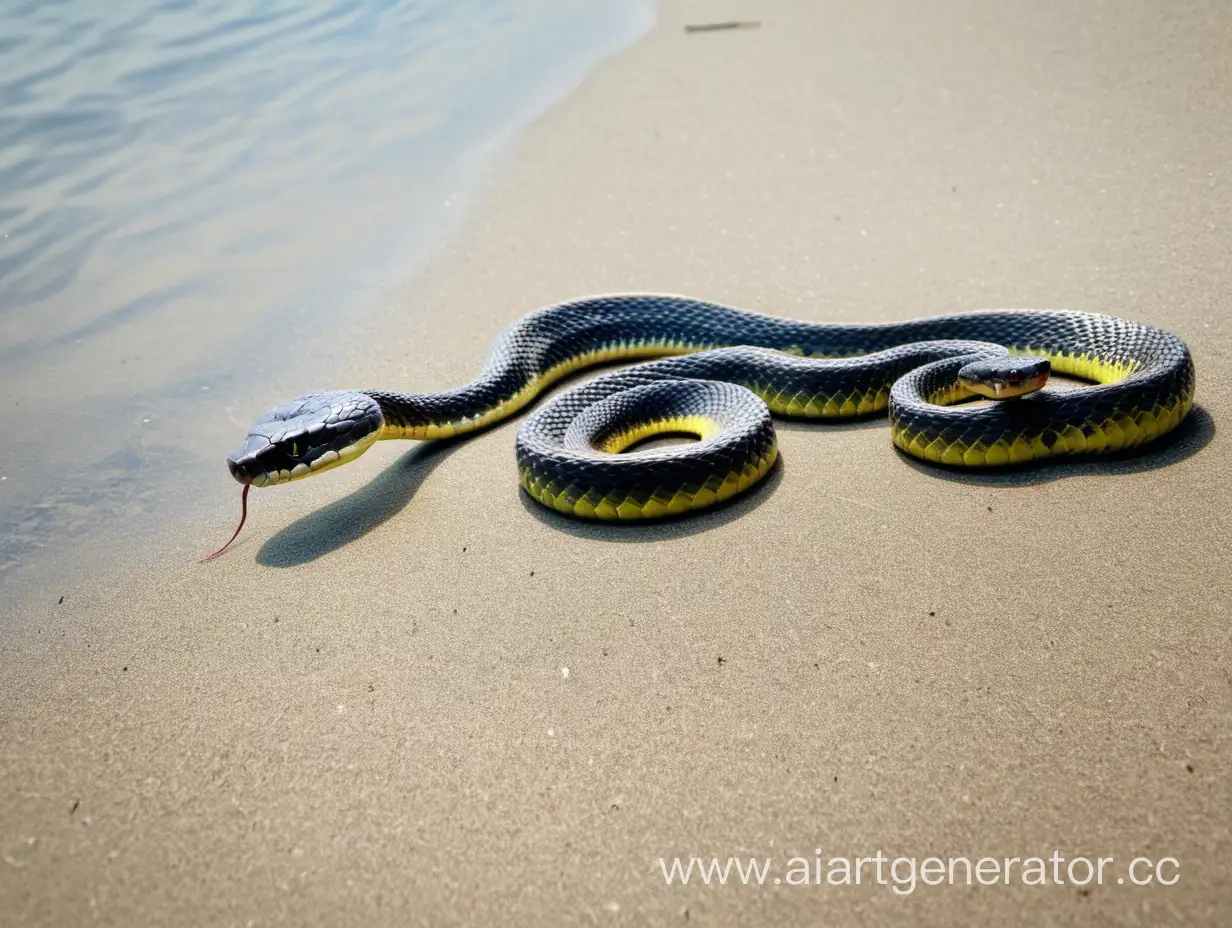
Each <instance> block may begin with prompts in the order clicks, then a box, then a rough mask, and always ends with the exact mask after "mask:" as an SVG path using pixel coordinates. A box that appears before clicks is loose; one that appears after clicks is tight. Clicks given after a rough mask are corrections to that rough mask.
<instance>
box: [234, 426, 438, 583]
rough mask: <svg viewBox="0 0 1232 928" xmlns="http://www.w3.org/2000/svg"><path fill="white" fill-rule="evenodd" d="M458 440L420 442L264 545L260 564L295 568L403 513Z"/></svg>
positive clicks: (260, 553) (258, 561)
mask: <svg viewBox="0 0 1232 928" xmlns="http://www.w3.org/2000/svg"><path fill="white" fill-rule="evenodd" d="M458 444H459V442H457V441H452V440H451V441H433V442H423V443H421V444H418V445H416V446H415V447H414V448H412V449H411V450H410V451H408V452H407V453H406V454H404V455H402V457H400V458H398V460H396V461H394V463H393V464H391V465H389V467H387V468H385V470H383V471H381V472H380V473H379V474H378V475H377V476H376V477H374V478H373V479H372V480H371V481H369V482H368V483H367V484H366V485H365V486H363V487H361V488H360V489H358V490H356V491H355V492H354V493H351V494H350V495H349V496H344V497H343V498H342V499H340V500H338V501H337V502H333V503H330V504H329V505H328V506H326V507H324V508H323V509H318V510H317V511H316V512H313V513H309V514H308V515H306V516H304V517H303V518H302V519H298V520H296V521H295V522H292V523H291V524H290V525H288V526H287V527H286V528H284V529H283V530H282V531H280V532H278V534H276V535H274V537H273V538H271V539H269V540H268V541H267V542H266V543H265V544H263V545H262V546H261V550H260V551H258V552H257V563H258V564H262V565H264V566H266V567H294V566H296V565H299V564H307V563H308V562H309V561H315V560H316V559H317V558H319V557H322V556H324V555H326V554H329V553H330V552H331V551H337V550H338V549H339V548H341V547H344V546H345V545H348V544H350V543H351V542H352V541H355V540H357V539H359V538H362V537H363V536H364V535H367V534H368V533H369V532H370V531H372V530H373V529H374V528H376V527H377V526H378V525H380V524H381V523H382V522H384V521H386V520H387V519H389V518H391V517H393V516H395V515H397V514H398V513H399V512H401V511H402V509H403V508H404V507H405V506H406V504H407V503H409V502H410V501H411V498H412V497H413V496H414V495H415V491H416V490H418V489H419V485H420V484H421V483H423V482H424V480H425V479H426V478H427V476H428V474H430V473H432V471H433V470H434V469H435V468H436V466H437V465H438V464H440V463H441V461H443V460H445V458H447V457H448V456H449V454H450V453H451V452H452V451H453V450H454V449H455V448H456V447H458Z"/></svg>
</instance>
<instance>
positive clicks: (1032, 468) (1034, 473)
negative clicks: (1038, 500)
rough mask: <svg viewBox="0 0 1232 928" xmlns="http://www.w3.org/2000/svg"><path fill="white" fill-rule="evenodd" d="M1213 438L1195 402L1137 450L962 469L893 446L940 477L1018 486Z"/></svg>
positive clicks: (1160, 456) (1170, 453)
mask: <svg viewBox="0 0 1232 928" xmlns="http://www.w3.org/2000/svg"><path fill="white" fill-rule="evenodd" d="M1214 438H1215V420H1214V419H1213V418H1211V414H1210V413H1208V412H1207V411H1206V410H1205V409H1203V408H1202V407H1201V406H1197V405H1195V406H1194V407H1193V409H1191V410H1190V412H1189V415H1188V416H1186V417H1185V421H1184V422H1182V423H1181V424H1180V425H1178V426H1177V427H1176V428H1175V429H1173V430H1172V431H1171V432H1169V433H1168V434H1167V435H1165V436H1164V437H1163V438H1160V439H1158V440H1157V441H1155V442H1152V443H1151V444H1150V445H1148V446H1147V447H1146V448H1145V449H1141V450H1136V449H1131V450H1129V451H1122V452H1116V453H1113V454H1101V455H1090V456H1087V457H1083V456H1075V457H1073V458H1063V459H1061V460H1051V461H1049V460H1045V461H1032V462H1030V463H1027V464H1020V465H1017V466H1014V467H1004V468H998V469H997V470H995V471H994V470H990V471H978V470H963V469H961V468H957V467H948V466H946V465H944V464H931V463H925V462H924V461H921V460H919V459H918V458H913V457H912V456H911V455H909V454H907V453H905V452H903V451H899V450H898V449H897V448H895V449H894V450H895V453H896V454H897V455H898V456H899V458H900V459H901V460H903V461H904V462H905V463H906V464H907V466H908V467H913V468H915V469H916V470H917V471H919V472H921V473H924V474H928V475H929V476H932V477H939V478H941V479H942V480H952V481H954V482H956V483H968V484H978V485H980V486H990V487H996V486H1003V487H1006V486H1008V487H1021V486H1034V485H1037V484H1041V483H1047V482H1049V481H1052V480H1064V479H1065V478H1066V477H1084V476H1093V475H1100V474H1137V473H1141V472H1143V471H1148V470H1156V469H1157V468H1160V467H1168V466H1170V465H1172V464H1176V463H1177V462H1179V461H1183V460H1185V459H1186V458H1190V457H1193V456H1194V455H1195V454H1197V453H1198V452H1199V451H1201V450H1202V449H1203V448H1205V447H1206V446H1207V445H1209V444H1210V443H1211V441H1212V440H1213V439H1214Z"/></svg>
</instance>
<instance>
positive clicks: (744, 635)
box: [0, 0, 1232, 926]
mask: <svg viewBox="0 0 1232 928" xmlns="http://www.w3.org/2000/svg"><path fill="white" fill-rule="evenodd" d="M726 19H740V20H748V19H758V20H760V21H761V23H762V25H761V27H760V28H757V29H743V30H738V31H731V32H712V33H696V34H686V33H685V32H684V30H683V28H682V27H683V25H684V24H686V23H696V22H706V21H718V20H726ZM1230 39H1232V18H1229V17H1228V15H1227V12H1226V11H1222V10H1220V11H1216V10H1215V8H1214V7H1213V6H1210V7H1207V8H1205V9H1201V8H1199V7H1198V6H1197V5H1192V6H1183V5H1173V4H1165V3H1162V2H1141V3H1132V4H1120V5H1116V6H1115V7H1113V6H1111V5H1107V4H1105V5H1094V4H1092V5H1084V6H1079V5H1074V4H1063V3H1050V4H1039V3H1026V2H1023V3H997V4H987V3H983V2H976V0H967V2H959V3H954V4H949V5H941V6H938V5H930V6H929V7H928V8H927V9H926V8H925V7H923V6H918V5H915V4H910V3H905V2H904V3H895V4H889V3H880V2H875V3H869V4H858V5H857V4H829V3H827V4H805V3H795V4H791V3H785V2H778V3H776V2H764V3H758V4H754V5H750V4H742V3H736V2H728V0H722V2H705V3H702V2H700V0H698V2H679V3H675V2H669V3H667V4H665V5H664V7H663V9H662V14H661V22H660V25H659V26H658V28H657V29H656V30H655V31H653V32H652V33H651V34H650V35H649V36H648V37H647V38H646V39H644V40H643V41H641V42H640V43H638V44H637V45H635V46H634V47H633V48H632V49H630V50H628V51H627V52H625V53H623V54H621V55H620V56H618V57H617V58H616V59H614V60H612V61H610V62H608V63H606V64H605V65H603V66H601V67H600V68H599V69H598V70H597V71H596V72H595V73H594V74H593V75H592V76H591V77H590V78H589V79H588V80H587V81H586V82H585V84H584V85H583V86H582V87H581V88H580V89H579V90H578V91H577V92H576V93H574V94H573V95H572V96H571V97H570V98H569V99H568V100H567V101H566V102H565V103H563V104H562V105H559V106H557V107H556V108H554V109H553V110H552V111H551V112H550V113H548V114H547V115H546V116H545V117H544V118H542V119H541V120H540V121H539V122H538V123H536V124H535V125H534V126H533V127H532V128H531V129H530V130H528V131H527V132H526V133H524V134H523V136H522V137H521V138H520V139H519V140H518V141H517V142H516V144H515V145H514V146H513V149H512V151H511V152H510V153H509V154H508V155H507V156H506V157H504V158H502V159H501V163H500V164H499V165H498V166H497V168H496V169H495V170H493V171H492V172H491V174H490V176H489V179H488V181H487V182H486V183H485V185H484V187H483V189H482V190H480V191H479V192H478V193H477V194H476V195H475V196H474V197H473V198H472V203H471V206H470V209H469V212H468V213H467V216H466V218H465V219H464V220H463V221H462V222H461V223H460V225H459V228H458V229H457V230H456V232H455V233H454V234H453V235H452V236H451V237H450V238H449V240H448V242H447V243H446V244H445V245H444V246H443V247H442V248H441V250H440V252H439V253H438V254H437V255H436V256H435V257H434V258H433V259H432V260H431V262H430V263H429V264H428V265H427V266H426V268H424V269H423V271H422V272H421V273H419V274H417V276H416V277H415V279H414V281H413V282H412V283H411V284H409V285H408V286H407V288H406V291H405V292H404V293H401V294H400V295H399V298H398V299H397V300H392V301H390V305H389V308H388V322H387V325H388V328H387V331H388V333H389V334H388V335H387V336H386V337H384V338H383V339H382V341H381V343H380V345H379V346H378V347H377V348H376V349H375V350H373V349H372V348H371V347H367V348H364V347H362V346H360V345H358V344H357V345H356V346H355V347H354V348H353V349H352V350H350V351H349V353H348V354H346V355H345V356H342V357H339V359H338V361H337V370H336V371H334V372H333V374H334V375H336V380H335V381H334V384H337V385H345V384H349V383H355V382H360V383H374V384H387V385H391V386H405V387H407V388H416V389H432V388H437V387H445V386H448V385H453V384H455V383H458V382H461V381H463V380H465V379H467V378H469V376H470V375H471V374H472V373H473V371H474V370H475V369H476V367H477V366H478V363H479V361H480V359H481V357H482V355H483V352H484V349H485V346H486V344H487V342H488V341H489V339H490V338H491V337H492V335H493V334H494V333H495V331H496V330H497V329H498V328H499V327H500V326H501V325H503V324H505V323H507V322H508V321H510V320H512V319H513V318H515V317H517V316H518V315H520V314H521V313H523V312H524V311H526V310H528V309H530V308H533V307H534V306H536V305H540V304H543V303H548V302H552V301H555V300H558V299H563V298H566V297H570V296H575V295H579V294H584V293H589V292H597V291H613V290H627V289H636V290H667V291H676V292H685V293H690V294H695V295H698V296H704V297H709V298H713V299H718V300H723V301H727V302H731V303H734V304H737V305H743V306H746V307H749V308H755V309H759V310H763V311H767V312H774V313H779V314H783V315H792V316H798V317H804V318H811V319H818V320H869V321H873V320H883V319H897V318H907V317H910V316H915V315H921V314H929V313H938V312H947V311H961V310H967V309H972V308H976V307H981V306H1061V307H1081V308H1085V309H1090V310H1097V311H1105V312H1112V313H1118V314H1122V315H1125V316H1127V317H1130V318H1134V319H1138V320H1142V321H1146V322H1150V323H1155V324H1158V325H1161V326H1165V327H1167V328H1170V329H1172V330H1174V331H1176V332H1178V333H1180V334H1181V335H1182V336H1183V337H1184V338H1186V339H1187V341H1188V342H1189V344H1190V346H1191V347H1192V349H1193V352H1194V355H1195V358H1196V361H1197V365H1198V371H1199V394H1198V403H1199V409H1198V411H1197V412H1196V413H1195V416H1194V418H1193V420H1192V421H1191V423H1190V424H1189V426H1188V427H1187V428H1186V429H1185V431H1184V432H1183V434H1182V435H1180V436H1179V438H1178V439H1177V440H1175V441H1172V442H1170V443H1168V444H1166V445H1165V446H1164V447H1162V448H1161V449H1159V450H1156V451H1153V452H1151V453H1148V454H1145V455H1143V456H1141V457H1138V458H1133V459H1129V460H1125V461H1119V462H1111V463H1087V464H1068V465H1061V466H1055V467H1050V468H1046V469H1040V470H1036V471H1028V472H1025V473H1018V474H1012V475H1006V476H993V477H970V478H965V477H960V476H955V475H953V474H947V473H939V472H937V471H935V470H931V469H928V468H924V467H921V466H916V465H913V464H912V463H910V462H908V461H906V460H904V459H903V458H902V457H901V456H899V455H897V454H896V453H895V452H893V450H892V449H891V447H890V444H889V437H888V430H887V427H886V425H885V423H884V422H872V423H865V424H860V425H855V426H850V427H837V428H826V427H816V428H814V427H806V426H799V425H784V426H783V427H781V428H780V430H779V435H780V445H781V450H782V461H783V466H782V467H781V468H780V469H779V470H777V471H776V472H775V474H774V475H773V477H772V478H771V479H770V480H769V481H768V483H767V485H766V486H764V487H763V488H762V489H761V490H759V491H758V492H755V493H753V494H751V495H750V496H749V497H748V498H747V499H745V500H743V501H741V502H738V503H737V504H735V505H733V506H731V507H729V508H727V509H724V510H722V511H719V512H715V513H713V514H709V515H704V516H701V517H698V518H694V519H690V520H687V521H682V522H678V523H675V524H669V525H658V526H651V527H640V528H637V527H634V528H628V527H606V526H598V527H595V526H589V525H583V524H578V523H573V522H568V521H565V520H564V519H562V518H558V517H556V516H555V515H553V514H550V513H547V512H544V511H541V510H540V509H538V508H536V507H535V505H534V504H533V503H530V502H529V501H527V500H526V499H525V498H523V497H522V496H520V495H519V493H518V492H517V491H516V484H515V475H514V470H513V466H512V444H513V436H514V433H515V429H516V427H517V426H516V423H510V424H506V425H505V426H503V427H500V428H497V429H495V430H493V431H491V432H490V433H487V434H485V435H483V436H480V437H476V438H474V439H473V440H470V441H467V442H464V443H461V444H458V445H455V446H451V447H443V448H433V447H427V446H425V447H422V448H413V449H412V448H410V446H404V445H400V444H393V443H390V444H388V445H383V446H379V447H378V448H376V449H375V450H373V451H371V452H369V453H368V454H367V455H366V456H365V457H364V458H363V459H362V460H361V461H359V462H357V463H356V464H354V465H353V466H351V467H348V468H346V469H344V470H343V471H338V472H335V473H333V474H331V475H329V476H328V477H322V478H320V479H318V480H313V481H308V482H306V483H301V484H297V485H296V486H295V487H293V488H286V489H279V490H269V491H262V492H260V493H257V494H254V496H255V499H254V503H255V507H254V520H253V522H252V525H251V528H250V529H248V530H246V533H245V535H244V537H243V541H242V543H241V544H240V545H239V546H238V547H237V548H236V549H235V550H234V551H233V552H232V553H231V554H229V555H228V556H227V557H226V558H223V559H220V560H219V561H216V562H214V563H212V564H208V565H198V564H195V563H188V562H186V559H184V558H183V557H178V556H177V557H175V558H169V557H165V556H164V557H162V558H160V557H159V556H158V555H157V554H153V555H150V556H149V557H146V558H144V559H143V561H142V562H141V563H140V564H137V565H134V571H135V575H134V576H132V577H128V578H126V579H123V580H118V579H109V578H94V580H93V581H92V582H83V583H82V584H81V587H80V588H79V589H73V590H69V591H67V593H68V595H67V597H66V599H65V602H64V603H63V604H57V601H56V600H57V597H53V596H52V594H51V593H50V592H49V593H48V595H47V599H46V602H45V603H40V602H36V603H34V604H33V605H32V606H31V607H30V610H31V612H30V614H29V615H27V616H25V617H24V618H25V619H26V620H27V621H26V623H25V624H26V625H28V626H29V631H28V633H27V632H22V633H20V634H15V635H14V636H13V637H10V638H9V639H7V640H6V641H4V642H3V645H2V646H0V647H2V651H0V674H2V675H3V679H4V681H5V684H4V690H5V694H6V695H5V699H4V701H3V708H2V709H0V719H2V725H3V728H2V732H3V738H2V742H0V769H2V770H3V790H2V791H0V840H2V841H3V847H2V848H0V851H2V853H3V863H0V900H2V903H3V904H2V905H0V921H2V922H4V923H5V924H14V925H18V924H20V925H53V924H54V925H71V924H85V923H90V924H103V925H135V924H218V925H268V924H301V925H307V924H327V925H338V924H397V925H407V924H432V925H439V924H485V925H491V924H507V925H548V924H578V923H581V924H592V923H594V924H609V923H610V924H638V925H641V924H669V925H670V924H676V925H685V924H694V923H696V924H714V925H728V924H744V925H760V924H776V925H795V924H800V925H805V924H808V925H813V924H826V925H831V926H841V925H856V924H861V925H863V924H887V923H912V924H921V925H954V924H1007V925H1014V924H1031V925H1043V924H1052V925H1085V924H1108V925H1113V924H1115V925H1162V924H1180V923H1186V924H1208V925H1215V924H1226V923H1227V920H1228V918H1229V913H1232V867H1230V865H1229V855H1230V854H1232V832H1230V822H1232V815H1230V812H1232V790H1230V789H1229V785H1228V784H1229V780H1228V774H1227V771H1228V766H1229V761H1230V760H1232V725H1230V722H1229V720H1230V719H1232V676H1230V675H1229V666H1232V664H1230V661H1229V658H1230V657H1232V654H1230V650H1232V648H1230V641H1229V631H1228V621H1229V602H1230V596H1229V594H1230V592H1232V590H1230V586H1232V584H1230V581H1229V571H1228V542H1229V539H1230V538H1232V525H1230V522H1232V516H1230V514H1229V501H1230V499H1232V495H1230V481H1232V478H1230V477H1229V472H1230V468H1229V467H1228V463H1227V462H1228V459H1229V454H1230V453H1232V448H1229V442H1228V440H1227V438H1226V435H1227V430H1226V429H1225V427H1224V423H1225V422H1227V421H1228V416H1229V414H1230V413H1232V401H1229V400H1228V395H1229V391H1230V389H1232V360H1230V356H1229V352H1228V345H1229V344H1230V342H1229V335H1230V334H1232V331H1230V330H1232V322H1230V321H1229V316H1228V313H1227V310H1226V293H1227V281H1228V280H1229V278H1230V272H1232V261H1230V260H1229V255H1232V211H1230V209H1229V206H1228V204H1229V202H1232V201H1230V200H1229V196H1228V182H1229V172H1230V169H1229V166H1228V165H1229V158H1228V156H1229V154H1230V153H1232V152H1230V149H1229V141H1228V140H1229V130H1230V129H1232V94H1230V93H1229V92H1228V91H1229V87H1228V84H1229V80H1228V79H1229V71H1228V66H1227V52H1228V48H1229V40H1230ZM334 384H326V383H322V384H321V386H322V387H326V386H332V385H334ZM281 399H283V397H281V396H268V397H267V396H261V397H254V398H253V408H252V409H251V410H250V412H251V413H254V414H255V413H257V412H259V411H260V410H261V409H262V408H265V407H267V406H269V405H271V404H272V403H273V402H276V401H278V400H281ZM237 437H238V436H237ZM223 450H225V449H221V448H220V451H223ZM218 479H219V480H225V479H226V477H225V475H224V474H223V473H222V472H221V469H220V473H219V475H218ZM188 491H189V492H193V490H192V488H189V489H188ZM233 515H234V513H233V512H232V511H231V510H227V511H218V510H214V509H212V508H211V511H208V512H202V513H201V514H200V519H199V520H198V521H196V522H193V523H191V524H189V525H187V526H183V527H180V528H179V529H178V530H177V532H178V534H179V536H180V537H181V539H183V538H188V539H189V540H190V541H192V542H193V545H194V546H195V547H197V548H199V549H200V550H201V551H205V550H208V549H209V548H210V547H211V545H213V544H215V543H217V541H218V540H220V536H222V537H225V533H226V525H227V522H228V521H229V520H230V519H231V518H232V517H233ZM55 592H56V593H60V592H63V591H55ZM878 851H881V852H882V853H884V854H885V855H886V856H887V857H891V858H892V857H898V856H908V857H916V858H919V859H923V858H925V857H928V856H933V855H936V856H941V857H947V856H960V855H965V856H970V857H971V858H973V859H975V858H979V857H983V856H989V857H997V858H1000V857H1005V856H1015V857H1029V856H1033V855H1039V856H1045V857H1046V856H1049V855H1052V854H1053V853H1054V851H1059V853H1060V854H1061V855H1063V856H1064V857H1066V858H1072V857H1075V856H1087V857H1090V858H1095V857H1099V856H1104V857H1114V858H1116V862H1115V864H1114V865H1113V868H1114V869H1110V870H1108V871H1107V873H1106V876H1105V884H1104V885H1096V884H1094V883H1092V884H1089V885H1087V886H1082V887H1079V886H1076V885H1072V884H1069V885H1059V886H1058V885H1048V886H1029V885H1024V884H1023V883H1022V881H1021V880H1019V879H1017V878H1016V879H1014V880H1012V881H1011V883H1010V885H1005V884H1004V883H999V884H998V885H996V886H966V885H962V886H946V885H941V886H924V885H918V886H917V887H916V889H915V891H914V892H912V893H910V894H900V893H898V892H895V891H894V888H893V887H892V886H889V885H877V884H876V883H873V884H872V885H869V884H868V883H867V882H865V884H864V885H861V886H858V887H856V886H827V885H822V886H787V885H783V884H780V885H773V882H772V881H771V883H770V885H766V886H763V887H751V886H743V885H739V883H738V881H736V880H734V879H733V880H732V881H731V882H732V883H733V884H735V885H727V886H717V885H714V886H705V885H701V884H700V883H698V882H697V881H696V879H695V880H694V881H693V882H691V883H690V884H688V885H686V886H680V885H675V886H671V887H669V886H667V885H666V884H665V881H664V879H663V876H662V875H661V873H660V870H659V863H658V861H659V859H660V858H668V859H669V861H670V858H671V857H673V856H675V855H684V856H685V857H689V856H694V855H699V856H706V857H709V856H718V857H720V858H726V857H729V856H740V857H758V858H766V857H773V858H775V861H776V866H777V867H778V868H779V869H778V870H776V871H774V872H775V874H776V875H782V873H783V868H785V867H786V865H787V858H789V857H790V856H792V855H802V856H804V857H807V858H808V859H809V860H810V861H811V860H813V859H814V857H817V856H820V857H821V858H822V860H823V861H828V860H829V859H830V858H832V857H857V856H872V855H874V854H876V853H877V852H878ZM1139 855H1141V856H1145V857H1150V858H1152V860H1158V859H1160V858H1164V857H1171V858H1175V859H1176V860H1177V861H1178V862H1179V870H1178V871H1176V872H1178V873H1179V881H1178V882H1177V883H1176V884H1175V885H1172V886H1162V885H1159V884H1154V885H1152V886H1149V887H1134V886H1131V885H1129V884H1128V883H1125V884H1117V883H1116V879H1115V878H1116V877H1117V876H1122V877H1123V874H1124V873H1125V870H1126V868H1127V866H1128V863H1129V861H1130V860H1131V859H1132V858H1133V857H1135V856H1139ZM823 872H825V871H823ZM1169 874H1170V871H1165V875H1169ZM1077 875H1078V877H1079V878H1081V876H1082V875H1083V874H1082V871H1081V868H1080V869H1079V871H1078V874H1077ZM865 879H866V881H867V879H868V873H867V872H866V874H865ZM900 889H902V887H900Z"/></svg>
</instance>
